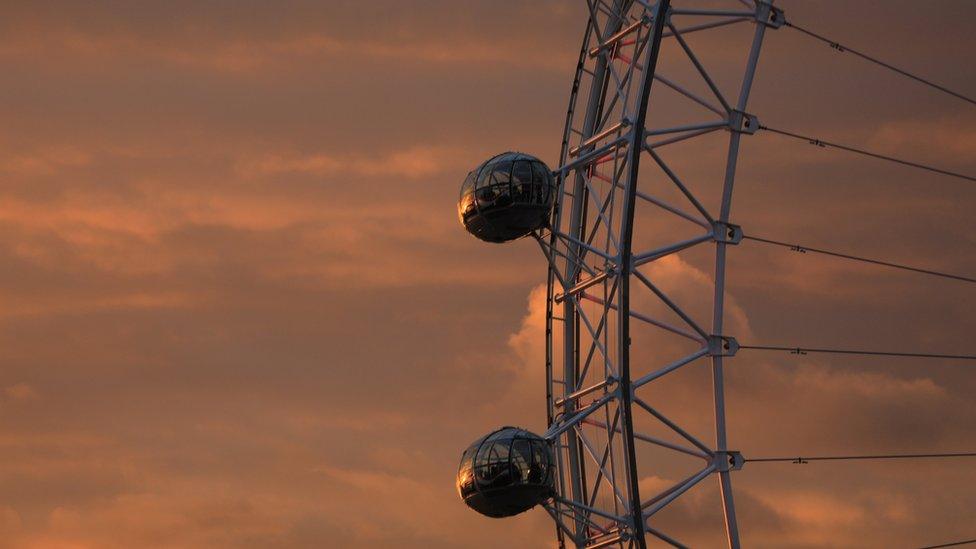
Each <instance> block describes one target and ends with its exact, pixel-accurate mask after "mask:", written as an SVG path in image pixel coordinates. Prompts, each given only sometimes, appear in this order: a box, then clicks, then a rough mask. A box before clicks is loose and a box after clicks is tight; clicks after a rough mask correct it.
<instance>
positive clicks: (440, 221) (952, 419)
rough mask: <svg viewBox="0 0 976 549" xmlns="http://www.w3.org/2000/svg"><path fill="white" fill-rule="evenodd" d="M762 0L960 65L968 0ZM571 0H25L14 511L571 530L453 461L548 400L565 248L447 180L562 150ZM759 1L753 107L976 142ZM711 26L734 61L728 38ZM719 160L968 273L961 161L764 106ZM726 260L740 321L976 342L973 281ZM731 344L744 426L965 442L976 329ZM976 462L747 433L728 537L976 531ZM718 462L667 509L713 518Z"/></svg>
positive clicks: (5, 241) (770, 260) (2, 416)
mask: <svg viewBox="0 0 976 549" xmlns="http://www.w3.org/2000/svg"><path fill="white" fill-rule="evenodd" d="M777 5H780V6H781V7H783V8H784V9H785V10H786V14H787V17H788V18H789V19H791V20H794V21H795V22H797V23H801V24H806V25H808V26H810V27H811V28H813V29H817V30H820V31H822V32H823V33H825V34H827V35H828V36H831V37H835V38H837V39H838V40H841V41H845V42H847V43H849V44H850V45H852V46H854V47H860V48H862V49H864V50H865V51H868V52H872V53H875V54H877V55H878V56H880V57H881V58H883V59H887V60H892V61H897V63H898V64H900V65H901V66H904V67H906V68H908V69H910V70H915V71H918V72H921V73H923V74H925V75H927V76H929V77H931V78H932V79H934V80H935V81H937V82H940V83H944V84H946V85H947V86H948V87H950V88H953V89H958V90H961V91H963V92H964V93H968V94H970V95H972V94H974V93H976V70H974V65H973V64H972V62H971V55H972V51H973V49H974V48H976V37H974V36H973V35H972V33H971V30H972V29H971V27H972V25H971V22H972V20H973V18H974V17H976V6H974V5H972V4H971V3H967V2H964V1H955V2H948V1H946V2H938V3H928V4H925V8H924V9H920V8H919V6H918V4H917V3H916V2H908V1H899V2H886V3H884V4H877V3H871V2H844V3H840V2H837V3H830V4H828V3H812V2H798V1H789V2H787V1H785V0H784V1H782V2H777ZM583 11H584V10H583V4H582V2H562V1H533V2H525V3H515V2H497V1H480V2H475V1H471V2H463V3H462V2H449V1H442V2H433V1H430V2H427V1H424V2H416V3H400V2H384V1H381V2H372V3H369V4H368V5H364V3H361V2H353V1H342V2H312V1H298V2H286V3H281V2H277V3H270V2H268V3H257V2H231V1H217V2H207V3H205V4H201V3H199V2H165V3H159V2H155V3H150V2H125V3H121V4H111V3H79V2H57V1H52V2H33V3H27V2H21V3H15V4H14V5H9V6H6V9H5V10H4V16H3V17H2V18H0V28H2V31H0V70H2V72H0V74H2V75H3V77H2V80H0V82H2V85H0V115H2V116H0V119H2V120H3V130H2V132H0V244H2V245H0V300H2V301H0V361H2V362H0V365H2V367H0V547H2V548H8V547H9V548H16V549H21V548H23V549H27V548H87V547H99V548H101V547H118V548H130V547H189V548H197V547H199V548H202V547H242V548H245V547H254V548H258V547H260V548H265V547H342V548H345V547H371V548H372V547H376V548H383V547H390V548H393V547H397V548H440V547H443V548H449V547H452V548H453V547H472V548H495V547H512V548H522V547H525V548H530V547H549V546H551V539H552V538H553V528H552V525H551V523H550V522H549V520H548V517H547V516H546V515H545V514H544V513H543V512H541V511H538V510H536V511H533V512H530V513H527V514H525V515H521V516H519V517H517V518H514V519H509V520H506V521H496V520H491V519H486V518H484V517H481V516H479V515H477V514H475V513H473V512H471V511H469V510H467V509H466V508H465V507H464V506H463V504H462V503H461V502H460V501H459V500H458V498H457V495H456V493H455V489H454V473H455V471H456V467H457V461H458V459H459V455H460V452H461V450H463V449H464V447H465V446H466V445H467V444H468V443H469V442H471V441H472V440H474V439H475V438H477V437H478V436H480V435H481V434H483V433H485V432H487V431H488V430H490V429H492V428H494V427H496V426H498V425H502V424H518V425H522V426H524V427H526V428H530V429H533V430H536V431H542V430H543V429H544V424H545V398H544V394H545V391H544V386H543V385H542V381H541V380H542V376H541V369H542V367H543V364H542V363H541V362H540V361H539V358H538V357H539V352H540V348H541V347H540V346H541V344H542V338H543V333H542V331H541V329H540V328H539V326H540V322H541V317H540V314H543V313H544V307H542V302H541V301H540V299H541V296H542V294H539V293H538V291H536V292H535V293H533V290H534V289H535V288H537V286H538V285H539V284H540V283H543V282H544V280H545V263H544V261H543V259H542V257H541V255H540V254H539V253H538V250H537V249H536V248H535V247H534V245H533V244H532V243H531V242H529V241H520V242H517V243H514V244H510V245H507V246H492V245H487V244H483V243H481V242H478V241H476V240H475V239H473V238H471V237H470V236H468V235H466V234H465V233H464V232H463V230H461V228H460V227H459V226H458V223H457V218H456V213H455V201H456V198H457V190H458V187H459V185H460V183H461V181H462V179H463V177H464V175H465V174H466V173H467V171H468V170H469V169H471V168H472V167H474V166H475V165H477V164H478V163H479V162H480V161H481V160H482V159H484V158H486V157H487V156H490V155H491V154H494V153H496V152H500V151H503V150H509V149H519V150H523V151H527V152H531V153H534V154H537V155H538V156H540V157H541V158H542V159H543V160H545V161H547V162H549V163H550V164H554V163H555V162H556V160H557V158H556V157H557V154H558V150H559V143H560V137H561V132H562V124H563V122H564V117H565V109H566V102H567V99H568V95H569V87H570V84H571V81H572V76H573V70H574V68H575V64H576V56H577V53H578V49H579V39H580V37H581V35H582V32H583V25H584V23H585V19H584V13H583ZM767 36H768V38H767V41H766V45H765V49H764V51H763V55H762V58H761V62H760V66H759V73H758V77H757V79H756V84H755V88H754V92H753V96H752V100H751V110H752V111H753V112H755V113H756V114H758V115H759V116H760V118H761V120H762V121H763V122H764V123H767V124H769V125H770V126H777V127H783V128H786V129H795V130H797V131H799V132H800V133H804V132H806V133H810V134H812V135H817V136H822V137H824V138H826V139H834V140H836V141H838V142H842V143H851V144H855V145H862V146H864V147H867V148H871V149H872V150H877V151H880V152H883V153H886V154H892V155H900V156H906V157H909V158H913V159H917V160H919V161H923V162H929V163H933V164H937V165H940V166H944V167H946V168H948V169H953V170H956V171H961V172H966V173H974V172H976V154H974V153H976V129H974V128H976V110H974V109H973V108H972V106H970V105H967V104H965V103H963V102H960V101H958V100H955V99H952V98H949V97H946V96H943V95H940V94H937V93H935V92H932V91H931V90H929V89H926V88H924V87H922V86H919V85H917V84H915V83H912V82H910V81H907V80H905V79H902V78H899V77H897V76H895V75H892V74H891V73H888V72H885V71H883V70H881V69H878V68H876V67H873V66H871V65H867V64H865V63H864V62H862V61H859V60H857V59H856V58H854V57H853V56H850V55H842V54H839V53H837V52H835V51H833V50H831V49H829V48H827V47H825V46H823V45H819V44H817V43H814V42H811V41H809V40H807V39H805V38H803V37H802V36H801V35H799V34H798V33H796V32H792V31H790V30H788V29H780V30H778V31H772V32H770V33H769V34H768V35H767ZM693 45H695V46H696V49H697V51H699V52H700V54H701V57H702V59H703V62H704V63H706V64H708V65H709V66H716V65H720V64H723V63H732V65H729V66H730V67H732V68H731V69H729V70H730V71H731V72H729V74H732V73H734V72H735V71H737V70H739V68H738V67H739V65H738V63H739V61H738V59H739V58H738V57H736V56H735V55H732V53H730V51H729V48H727V47H724V44H723V43H722V42H720V41H717V40H712V41H709V39H708V38H704V37H702V38H701V39H700V40H698V41H697V42H693ZM734 53H735V54H736V55H738V50H736V52H734ZM668 62H669V60H668V59H662V64H663V65H664V66H667V64H668ZM716 70H717V72H718V73H723V71H722V70H720V69H716ZM709 154H716V153H715V150H702V151H693V152H689V153H687V154H685V155H684V156H682V155H680V154H677V153H675V156H674V157H673V158H671V159H670V161H672V162H674V164H675V165H676V166H678V167H684V168H685V169H694V166H695V164H696V163H697V162H698V161H699V159H700V158H701V155H709ZM736 193H737V195H736V199H735V200H736V201H735V206H734V216H733V217H734V221H735V222H737V223H739V224H741V225H742V226H743V227H744V228H745V230H746V232H747V233H750V232H753V233H754V234H761V235H764V236H769V237H772V238H781V239H784V240H788V241H797V242H802V243H805V244H808V245H810V246H819V247H825V248H830V249H837V250H840V251H846V252H851V253H860V254H864V255H869V256H872V257H879V258H884V259H889V260H892V261H902V262H909V263H912V264H919V265H926V266H930V267H933V268H938V269H943V270H947V271H950V272H958V273H962V274H968V275H972V274H974V273H976V253H974V252H976V233H974V231H973V226H974V223H973V214H972V212H973V206H974V205H976V187H974V186H973V184H972V183H969V182H964V181H958V180H953V179H949V178H945V177H940V176H938V175H934V174H927V173H924V172H920V171H914V170H910V169H906V168H903V167H898V166H893V165H888V164H884V163H879V162H876V161H872V160H868V159H862V158H858V157H853V156H851V155H847V154H844V153H841V152H833V151H824V150H821V149H818V148H814V147H810V146H807V145H804V144H802V143H797V142H793V141H788V140H785V139H782V138H778V137H775V136H772V135H756V136H753V137H750V138H748V139H747V140H746V141H745V142H744V145H743V151H742V159H741V161H740V170H739V178H738V180H737V186H736ZM659 268H660V272H658V273H657V274H658V275H659V276H660V277H662V278H663V279H665V280H670V281H671V283H672V285H673V288H672V289H673V290H674V291H678V292H685V293H687V294H688V295H696V294H698V293H701V292H704V291H707V288H708V286H709V284H710V281H709V278H708V277H709V276H710V274H706V273H709V272H710V271H708V270H702V269H701V268H700V266H699V265H698V264H696V263H695V260H694V257H692V258H690V259H688V260H687V262H684V261H677V260H674V261H667V262H662V264H661V266H660V267H659ZM729 295H730V299H731V300H732V301H733V303H734V304H735V307H734V308H733V311H734V313H735V315H736V317H735V319H734V324H735V325H736V326H737V327H738V329H739V331H738V334H748V337H749V339H750V341H751V342H754V343H760V344H762V343H767V344H774V345H776V344H786V345H808V346H838V347H858V348H876V349H883V350H900V349H903V350H931V351H935V352H957V353H972V352H974V351H976V346H974V345H976V344H974V339H973V335H972V329H973V310H974V306H976V299H974V294H973V290H972V288H971V287H970V286H968V285H966V284H963V283H959V282H954V281H949V280H938V279H930V278H926V277H921V276H919V275H914V274H909V273H899V272H897V271H896V272H892V271H887V270H882V269H879V268H876V267H871V266H861V265H857V264H851V263H847V262H840V261H837V260H833V259H829V258H819V257H816V256H811V255H809V254H807V255H799V254H794V253H790V252H788V251H784V250H778V249H770V248H763V247H759V246H758V245H754V244H753V245H750V244H743V245H741V246H739V247H737V248H735V249H733V250H732V253H731V259H730V279H729ZM530 296H534V297H532V298H530ZM739 337H740V340H744V339H745V336H744V335H740V336H739ZM730 362H731V364H730V366H729V368H728V374H727V375H728V384H729V385H728V394H729V397H728V398H729V407H730V408H729V409H730V411H729V414H730V418H729V421H730V440H731V444H732V446H733V447H736V448H739V449H741V450H742V451H743V452H744V453H745V454H746V455H747V456H749V455H754V456H758V455H770V454H787V455H789V454H817V453H862V452H864V453H871V452H889V451H891V452H916V451H930V450H931V451H972V450H974V449H976V402H974V401H973V398H972V395H973V394H974V391H976V376H974V375H973V374H972V369H971V366H970V365H968V364H964V363H961V362H954V363H953V362H944V361H917V360H893V359H872V358H853V357H846V358H845V357H842V358H838V357H830V356H815V355H807V356H803V357H791V356H788V355H785V356H779V355H756V354H753V355H742V356H740V357H737V358H735V359H733V360H732V361H730ZM681 379H683V378H678V379H677V380H676V381H675V382H674V383H675V385H674V386H673V395H679V396H680V395H685V394H686V391H685V389H686V388H684V387H683V386H682V385H681V383H683V382H682V381H681ZM688 394H690V393H688ZM677 398H678V397H677V396H675V397H674V399H677ZM665 400H667V399H666V398H665ZM675 413H676V415H678V416H680V417H682V418H683V419H684V420H685V421H687V422H690V423H691V424H695V422H696V421H700V420H702V416H703V415H704V416H707V415H708V413H709V412H708V411H707V409H705V408H696V407H694V406H686V407H684V408H683V409H678V410H675ZM705 419H708V417H706V418H705ZM973 471H974V470H973V468H972V466H971V464H970V463H969V462H962V461H960V462H939V463H920V462H914V463H885V464H880V465H879V464H872V465H868V464H855V463H848V464H810V465H805V466H802V467H800V466H796V465H790V464H783V465H759V464H753V465H747V466H746V468H745V469H744V470H743V471H740V472H737V473H736V474H735V476H734V477H733V481H734V483H735V487H736V498H737V502H739V505H740V512H741V515H740V526H741V529H742V535H743V541H744V543H745V544H747V545H748V546H749V547H769V548H773V547H775V548H784V547H791V548H807V547H901V546H905V547H908V546H919V545H925V544H935V543H939V542H945V541H951V540H955V539H965V538H972V537H974V536H976V526H974V525H976V516H974V514H973V509H976V473H974V472H973ZM666 480H668V479H667V478H666V475H664V474H663V473H662V475H656V476H654V477H653V478H647V479H645V480H644V482H647V483H655V482H664V481H666ZM714 488H715V487H714V482H708V483H706V485H703V487H702V488H701V489H700V490H696V491H695V492H692V493H690V494H689V495H688V496H687V497H685V498H683V499H682V500H680V503H679V505H678V506H676V507H675V509H674V510H673V511H669V512H670V513H671V514H669V515H667V516H662V520H664V521H667V524H668V525H670V527H671V528H673V529H676V534H679V535H678V537H679V538H681V539H685V540H686V541H687V542H689V543H692V544H693V545H696V546H706V547H707V546H713V544H714V543H715V539H716V537H715V536H716V535H717V534H720V519H719V518H718V512H719V508H718V507H717V506H716V503H717V500H716V499H714V491H715V490H714ZM716 524H718V529H716Z"/></svg>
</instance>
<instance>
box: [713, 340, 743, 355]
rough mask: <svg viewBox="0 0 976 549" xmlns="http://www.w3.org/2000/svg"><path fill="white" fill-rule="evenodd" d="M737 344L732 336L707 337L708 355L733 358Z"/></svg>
mask: <svg viewBox="0 0 976 549" xmlns="http://www.w3.org/2000/svg"><path fill="white" fill-rule="evenodd" d="M738 351H739V342H738V341H736V340H735V338H734V337H732V336H720V335H710V336H708V354H710V355H711V356H735V353H736V352H738Z"/></svg>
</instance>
